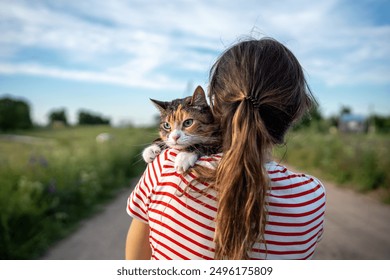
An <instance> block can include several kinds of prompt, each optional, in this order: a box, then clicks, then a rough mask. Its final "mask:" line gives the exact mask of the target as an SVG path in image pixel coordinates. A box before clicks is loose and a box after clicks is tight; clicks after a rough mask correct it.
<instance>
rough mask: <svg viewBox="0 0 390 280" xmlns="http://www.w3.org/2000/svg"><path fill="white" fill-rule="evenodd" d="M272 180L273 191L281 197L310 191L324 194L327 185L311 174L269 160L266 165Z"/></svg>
mask: <svg viewBox="0 0 390 280" xmlns="http://www.w3.org/2000/svg"><path fill="white" fill-rule="evenodd" d="M266 168H267V172H268V175H269V177H270V181H271V191H272V192H273V194H275V195H276V194H279V195H280V196H281V197H283V195H284V194H285V195H286V197H293V196H294V193H295V196H296V197H299V196H304V195H306V194H309V193H314V194H318V195H321V196H322V195H324V193H325V187H324V185H323V184H322V182H321V181H320V180H319V179H318V178H316V177H314V176H312V175H309V174H306V173H302V172H298V171H294V170H292V169H291V168H290V167H286V166H284V165H282V164H279V163H276V162H269V163H267V165H266Z"/></svg>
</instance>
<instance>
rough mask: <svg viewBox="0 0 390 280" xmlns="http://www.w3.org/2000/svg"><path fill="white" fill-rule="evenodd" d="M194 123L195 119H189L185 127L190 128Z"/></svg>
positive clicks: (185, 122)
mask: <svg viewBox="0 0 390 280" xmlns="http://www.w3.org/2000/svg"><path fill="white" fill-rule="evenodd" d="M193 123H194V120H193V119H188V120H185V121H184V122H183V126H184V127H190V126H191V125H192V124H193Z"/></svg>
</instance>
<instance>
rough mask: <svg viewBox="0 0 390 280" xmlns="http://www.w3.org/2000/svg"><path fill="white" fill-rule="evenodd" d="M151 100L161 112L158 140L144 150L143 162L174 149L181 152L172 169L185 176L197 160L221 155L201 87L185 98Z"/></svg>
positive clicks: (214, 127)
mask: <svg viewBox="0 0 390 280" xmlns="http://www.w3.org/2000/svg"><path fill="white" fill-rule="evenodd" d="M150 100H151V101H152V102H153V104H154V105H155V106H156V107H157V109H158V110H159V111H160V119H161V122H160V128H159V134H160V138H158V139H156V140H155V141H153V143H152V145H150V146H149V147H147V148H146V149H144V151H143V153H142V157H143V159H144V160H145V162H147V163H150V162H152V161H153V160H154V159H155V157H156V156H157V155H159V154H160V153H161V151H162V150H164V149H167V148H174V149H177V150H179V151H180V152H179V153H178V155H177V157H176V158H175V163H174V167H175V169H176V171H177V172H178V173H185V172H186V171H187V170H188V169H189V168H190V167H192V166H194V165H195V162H196V161H197V160H198V158H199V157H200V156H202V155H211V154H216V153H219V152H220V137H219V129H218V125H217V124H216V122H215V119H214V117H213V113H212V111H211V108H210V106H209V105H208V104H207V100H206V95H205V92H204V90H203V88H202V87H201V86H198V87H197V88H196V89H195V91H194V93H193V95H192V96H188V97H185V98H181V99H175V100H172V101H170V102H165V101H157V100H154V99H150Z"/></svg>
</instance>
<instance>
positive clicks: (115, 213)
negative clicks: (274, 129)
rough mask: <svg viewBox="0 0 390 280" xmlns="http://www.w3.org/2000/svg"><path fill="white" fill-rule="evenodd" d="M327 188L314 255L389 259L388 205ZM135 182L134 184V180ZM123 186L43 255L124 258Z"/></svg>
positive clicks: (125, 217) (126, 219)
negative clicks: (97, 211)
mask: <svg viewBox="0 0 390 280" xmlns="http://www.w3.org/2000/svg"><path fill="white" fill-rule="evenodd" d="M323 183H324V184H325V187H326V190H327V206H326V217H325V231H324V236H323V239H322V240H321V242H320V244H319V246H318V249H317V251H316V253H315V255H314V259H322V260H368V259H385V260H390V205H384V204H381V203H379V202H378V201H376V200H375V199H373V198H371V197H369V196H366V195H363V194H359V193H355V192H353V191H352V190H348V189H342V188H338V187H336V186H335V185H334V184H332V183H329V182H323ZM133 185H134V184H133ZM130 192H131V190H130V189H125V190H122V191H121V192H120V193H118V195H117V197H116V198H115V199H114V200H113V201H112V202H111V203H109V204H108V205H106V206H105V207H104V209H103V210H102V211H101V212H99V213H98V214H96V215H95V216H94V217H92V218H91V219H89V220H86V221H84V222H82V223H81V225H80V227H79V228H78V230H76V231H75V232H74V233H73V234H72V235H71V236H69V237H68V238H66V239H64V240H62V241H60V242H58V243H57V244H56V245H55V246H54V247H53V248H51V249H50V250H49V251H48V252H47V253H46V254H45V255H44V256H43V258H42V259H47V260H49V259H55V260H121V259H123V258H124V245H125V238H126V234H127V230H128V227H129V224H130V221H131V220H130V218H129V216H128V215H127V214H126V211H125V208H126V199H127V196H128V195H129V194H130Z"/></svg>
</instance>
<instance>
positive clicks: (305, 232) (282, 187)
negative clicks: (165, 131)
mask: <svg viewBox="0 0 390 280" xmlns="http://www.w3.org/2000/svg"><path fill="white" fill-rule="evenodd" d="M177 153H178V151H177V150H172V149H171V150H166V151H165V152H163V153H162V154H161V155H160V156H158V157H157V158H156V159H155V160H154V162H153V163H151V164H149V165H148V168H147V169H146V171H145V173H144V174H143V176H142V177H141V179H140V181H139V183H138V184H137V186H136V188H135V190H134V192H132V194H131V196H130V197H129V200H128V207H127V211H128V213H129V214H130V215H131V216H133V217H134V218H136V219H139V220H142V221H143V222H145V223H149V227H150V237H149V240H150V244H151V248H152V259H214V247H215V244H214V242H213V239H214V233H215V218H216V215H217V198H216V192H215V190H212V189H210V188H208V186H207V184H202V183H199V182H197V181H193V180H194V179H195V176H194V175H192V174H191V173H190V174H188V175H187V176H185V177H183V176H181V175H180V174H178V173H176V172H175V169H174V166H173V163H174V159H175V157H176V155H177ZM220 159H221V157H220V156H218V155H217V156H214V157H202V158H201V159H200V160H199V161H198V163H197V164H200V165H204V166H205V167H209V168H215V166H216V165H217V164H218V162H219V161H220ZM266 170H267V173H268V176H269V178H270V188H269V189H270V191H269V193H268V195H267V203H268V206H267V210H268V216H267V217H268V218H267V224H266V227H265V235H264V238H265V240H266V245H264V244H260V243H255V245H254V246H253V248H252V251H251V252H250V253H249V257H250V258H251V259H264V258H267V259H308V258H311V257H312V255H313V252H314V250H315V247H316V244H317V242H318V240H319V239H320V237H321V235H322V231H323V221H324V211H325V190H324V187H323V186H322V184H321V183H320V182H319V181H318V180H317V179H316V178H313V177H309V176H307V175H304V174H298V173H293V172H291V171H289V170H287V169H286V168H285V167H283V166H281V165H278V164H277V163H275V162H269V163H267V164H266ZM189 182H192V184H188V183H189ZM187 185H189V187H188V189H186V187H187ZM243 205H244V202H243Z"/></svg>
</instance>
